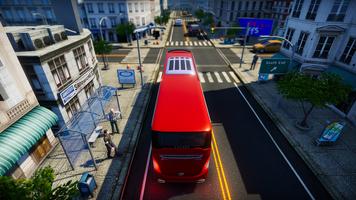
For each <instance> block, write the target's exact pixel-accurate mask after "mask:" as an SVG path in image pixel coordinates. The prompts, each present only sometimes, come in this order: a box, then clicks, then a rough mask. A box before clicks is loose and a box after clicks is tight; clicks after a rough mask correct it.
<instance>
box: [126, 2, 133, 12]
mask: <svg viewBox="0 0 356 200" xmlns="http://www.w3.org/2000/svg"><path fill="white" fill-rule="evenodd" d="M127 5H128V7H129V12H130V13H132V3H127Z"/></svg>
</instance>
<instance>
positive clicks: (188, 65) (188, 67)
mask: <svg viewBox="0 0 356 200" xmlns="http://www.w3.org/2000/svg"><path fill="white" fill-rule="evenodd" d="M186 61H187V70H192V67H191V66H190V60H189V59H187V60H186Z"/></svg>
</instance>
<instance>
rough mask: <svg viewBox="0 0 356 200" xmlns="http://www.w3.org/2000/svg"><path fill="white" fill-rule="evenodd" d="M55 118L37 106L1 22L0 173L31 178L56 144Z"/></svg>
mask: <svg viewBox="0 0 356 200" xmlns="http://www.w3.org/2000/svg"><path fill="white" fill-rule="evenodd" d="M57 119H58V118H57V116H56V115H55V114H54V113H53V112H51V111H50V110H48V109H47V108H44V107H41V106H39V105H38V101H37V99H36V96H35V93H34V92H33V90H32V88H31V86H30V83H29V82H28V81H27V78H26V75H25V73H24V71H23V69H22V67H21V64H20V62H19V60H18V59H17V57H16V54H15V52H14V50H13V49H12V46H11V43H10V42H9V40H8V38H7V37H6V33H5V30H4V28H3V27H2V25H1V23H0V176H3V175H9V176H12V177H13V178H25V177H30V176H31V175H32V174H33V172H34V171H35V169H36V168H37V166H38V165H39V163H40V162H41V161H42V160H43V159H44V158H45V157H46V156H47V154H48V153H49V151H50V150H51V149H52V148H53V147H54V146H55V145H56V143H57V142H56V139H55V137H54V136H53V132H52V130H51V127H52V126H53V125H55V124H56V122H57Z"/></svg>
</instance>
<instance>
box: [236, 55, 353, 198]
mask: <svg viewBox="0 0 356 200" xmlns="http://www.w3.org/2000/svg"><path fill="white" fill-rule="evenodd" d="M233 51H234V52H237V55H239V54H238V52H239V51H236V49H235V50H233ZM244 61H245V62H246V63H244V64H243V65H242V67H241V68H239V64H237V63H232V64H231V67H232V69H233V70H234V71H235V72H236V73H237V74H238V75H239V76H240V77H241V78H242V81H243V82H244V84H245V86H246V87H247V88H248V89H249V91H250V92H251V93H252V94H253V96H254V97H255V99H256V100H257V101H258V102H259V104H260V105H261V106H262V107H263V108H264V110H265V111H266V112H267V113H268V115H269V116H270V117H271V118H272V119H273V120H274V122H275V124H276V125H277V126H278V127H279V129H280V130H281V132H282V133H283V135H284V136H285V137H286V138H287V140H288V141H289V142H290V144H291V145H292V146H293V147H294V148H295V150H296V151H297V152H298V154H299V155H300V156H301V157H302V158H303V159H304V161H305V162H306V163H307V165H308V166H309V167H310V168H311V169H312V171H313V172H314V174H315V175H316V176H317V177H318V178H319V180H320V181H321V182H322V184H323V185H324V186H325V187H326V189H327V190H328V191H329V192H330V193H331V194H332V196H333V197H334V198H335V199H350V200H351V199H356V127H355V126H353V125H352V124H351V123H347V125H346V127H345V128H344V130H343V134H342V136H341V137H340V138H339V140H338V141H337V142H336V144H334V145H332V146H327V147H318V146H316V145H315V143H314V141H315V139H316V138H318V137H319V136H320V134H321V132H322V130H323V129H324V127H325V125H326V121H327V120H329V121H333V120H344V119H343V118H341V117H340V116H339V115H338V114H336V113H335V112H333V111H332V110H330V109H315V110H314V111H313V112H312V114H311V115H310V117H309V119H308V123H309V124H310V125H312V127H313V128H312V129H311V130H310V131H300V130H299V129H297V128H296V127H295V126H294V123H295V121H299V120H301V119H302V117H303V113H302V111H301V108H300V107H299V104H298V103H296V102H292V101H289V100H286V99H283V98H282V97H281V95H279V93H278V91H277V88H276V83H275V82H274V81H272V80H270V81H268V82H266V83H258V82H257V79H258V71H259V63H258V64H257V65H256V69H255V70H253V71H251V70H249V68H250V66H251V61H252V58H250V56H246V57H245V59H244Z"/></svg>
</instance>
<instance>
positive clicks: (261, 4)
mask: <svg viewBox="0 0 356 200" xmlns="http://www.w3.org/2000/svg"><path fill="white" fill-rule="evenodd" d="M262 6H263V1H261V2H260V8H259V10H260V11H261V10H262Z"/></svg>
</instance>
